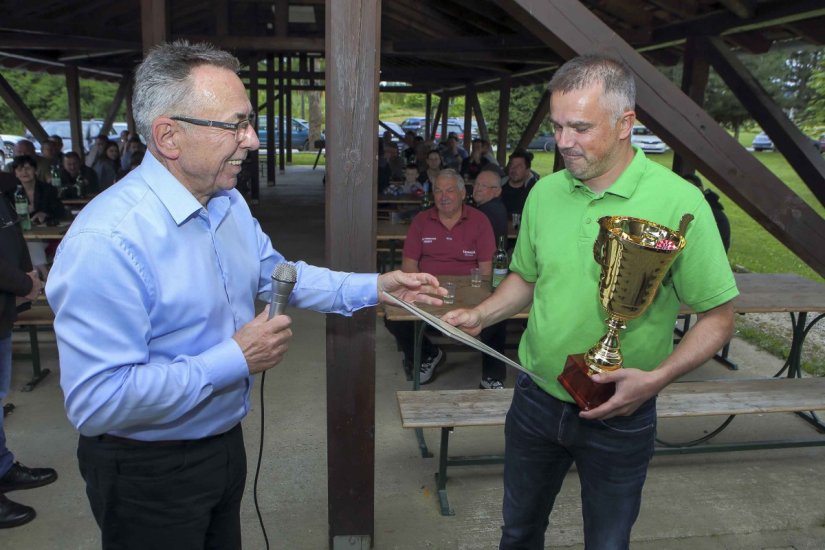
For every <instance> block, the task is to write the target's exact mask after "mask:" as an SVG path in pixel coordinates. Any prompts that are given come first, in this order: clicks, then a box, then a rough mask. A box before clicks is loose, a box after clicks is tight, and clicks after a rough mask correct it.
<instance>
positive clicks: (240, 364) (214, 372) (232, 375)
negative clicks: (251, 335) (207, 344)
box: [200, 338, 249, 389]
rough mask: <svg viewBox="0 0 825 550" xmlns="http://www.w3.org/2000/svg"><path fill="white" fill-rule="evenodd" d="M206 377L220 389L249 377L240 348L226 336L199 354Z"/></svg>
mask: <svg viewBox="0 0 825 550" xmlns="http://www.w3.org/2000/svg"><path fill="white" fill-rule="evenodd" d="M200 357H201V360H202V361H203V365H204V370H205V371H206V377H207V379H208V380H209V381H210V382H211V383H212V385H213V386H214V387H215V388H216V389H222V388H225V387H227V386H230V385H232V384H234V383H235V382H237V381H239V380H243V379H245V378H248V377H249V366H248V365H247V364H246V358H245V357H244V356H243V352H241V348H240V346H239V345H238V343H237V342H236V341H235V340H234V339H233V338H228V339H226V340H224V341H223V342H221V343H220V344H218V345H217V346H213V347H212V348H210V349H208V350H206V351H205V352H204V353H202V354H201V356H200Z"/></svg>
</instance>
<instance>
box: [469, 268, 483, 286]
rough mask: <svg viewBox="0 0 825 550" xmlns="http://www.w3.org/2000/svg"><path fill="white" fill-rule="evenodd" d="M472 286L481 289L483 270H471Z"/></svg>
mask: <svg viewBox="0 0 825 550" xmlns="http://www.w3.org/2000/svg"><path fill="white" fill-rule="evenodd" d="M470 286H471V287H473V288H479V287H480V286H481V269H479V268H477V267H473V268H471V269H470Z"/></svg>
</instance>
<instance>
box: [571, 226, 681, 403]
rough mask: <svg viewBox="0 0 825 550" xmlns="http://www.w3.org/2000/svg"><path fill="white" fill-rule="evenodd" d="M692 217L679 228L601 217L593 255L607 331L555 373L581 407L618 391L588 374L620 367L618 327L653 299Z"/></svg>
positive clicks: (622, 326) (608, 397) (612, 384)
mask: <svg viewBox="0 0 825 550" xmlns="http://www.w3.org/2000/svg"><path fill="white" fill-rule="evenodd" d="M691 220H693V216H692V215H690V214H685V215H684V216H682V220H681V221H680V223H679V231H678V232H677V231H673V230H672V229H670V228H668V227H665V226H663V225H659V224H656V223H653V222H650V221H647V220H643V219H639V218H632V217H629V216H606V217H603V218H600V219H599V235H598V237H597V238H596V242H595V244H594V247H593V255H594V257H595V259H596V262H597V263H598V264H599V265H600V266H601V275H600V278H599V299H600V302H601V304H602V307H603V308H604V309H605V311H606V312H607V314H608V318H607V327H608V330H607V333H606V334H605V335H604V337H602V339H601V340H599V342H598V343H597V344H596V345H594V346H593V347H592V348H590V350H589V351H587V352H586V353H578V354H573V355H569V356H568V357H567V361H566V363H565V366H564V371H563V372H562V373H561V375H559V377H558V380H559V382H560V383H561V384H562V386H564V388H565V389H566V390H567V392H568V393H569V394H570V396H571V397H573V399H575V401H576V403H577V404H578V406H579V407H580V408H581V409H582V410H583V411H590V410H592V409H595V408H596V407H599V406H600V405H602V404H603V403H604V402H606V401H607V400H608V399H610V398H611V397H612V396H613V394H614V392H615V391H616V387H615V384H614V383H612V382H611V383H598V382H595V381H593V380H592V379H591V377H592V376H594V375H597V374H601V373H605V372H613V371H617V370H618V369H620V368H622V366H623V363H624V359H623V357H622V353H621V350H620V349H619V331H620V330H622V329H624V328H625V327H626V324H625V323H626V322H627V321H630V320H633V319H636V318H638V317H639V316H640V315H642V313H644V312H645V310H646V309H647V307H648V306H649V305H650V304H651V303H652V302H653V299H654V297H655V296H656V291H657V290H658V288H659V285H660V284H661V282H662V280H663V279H664V277H665V275H666V274H667V271H668V269H669V268H670V265H671V264H672V263H673V261H674V260H675V259H676V257H677V256H678V255H679V253H680V252H681V251H682V250H683V249H684V247H685V244H686V243H685V237H684V234H685V230H686V229H687V226H688V224H689V223H690V222H691ZM639 372H641V371H639ZM627 374H628V375H629V374H630V373H629V372H628V373H627ZM645 374H648V373H645ZM627 378H628V379H629V378H631V376H628V377H627ZM628 382H629V380H628ZM631 412H632V411H631ZM611 416H612V415H611Z"/></svg>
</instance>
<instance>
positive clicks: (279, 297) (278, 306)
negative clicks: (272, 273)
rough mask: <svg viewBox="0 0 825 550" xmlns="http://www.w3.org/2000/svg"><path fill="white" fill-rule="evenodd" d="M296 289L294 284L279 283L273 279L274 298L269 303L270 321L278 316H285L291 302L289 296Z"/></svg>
mask: <svg viewBox="0 0 825 550" xmlns="http://www.w3.org/2000/svg"><path fill="white" fill-rule="evenodd" d="M293 287H295V283H294V282H286V281H278V280H277V279H272V298H271V299H270V302H269V319H272V318H273V317H275V316H276V315H283V313H284V311H285V310H286V305H287V303H288V302H289V295H290V294H292V289H293Z"/></svg>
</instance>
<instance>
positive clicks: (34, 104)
mask: <svg viewBox="0 0 825 550" xmlns="http://www.w3.org/2000/svg"><path fill="white" fill-rule="evenodd" d="M2 75H3V78H5V79H6V81H7V82H8V83H9V85H10V86H11V87H12V88H13V89H14V91H16V92H17V94H18V95H19V96H20V97H21V98H23V101H24V102H25V103H26V106H27V107H28V108H29V109H31V111H32V113H33V114H34V116H35V118H37V119H38V120H53V119H58V120H59V119H67V118H69V96H68V93H67V91H66V79H65V78H64V77H62V76H58V75H51V74H47V73H35V72H29V71H18V70H3V71H2ZM117 88H118V84H117V83H114V82H102V81H97V80H88V79H81V80H80V114H81V118H83V119H84V120H86V119H91V118H97V119H102V118H104V117H105V116H106V113H108V111H109V107H110V106H111V104H112V100H113V99H114V97H115V94H116V93H117ZM117 118H118V119H120V120H124V119H125V118H126V106H125V105H124V104H121V106H120V110H119V111H118V114H117ZM0 128H2V129H3V133H9V134H18V135H22V134H23V133H24V132H25V128H24V126H23V123H22V122H20V120H19V119H18V118H17V117H16V116H15V114H14V113H13V112H12V110H11V108H9V106H8V105H6V104H5V102H0Z"/></svg>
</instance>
